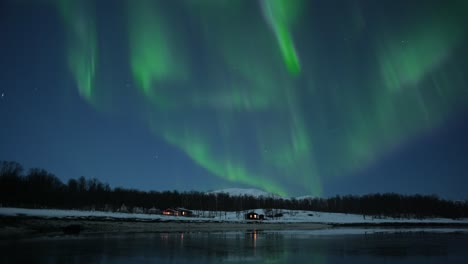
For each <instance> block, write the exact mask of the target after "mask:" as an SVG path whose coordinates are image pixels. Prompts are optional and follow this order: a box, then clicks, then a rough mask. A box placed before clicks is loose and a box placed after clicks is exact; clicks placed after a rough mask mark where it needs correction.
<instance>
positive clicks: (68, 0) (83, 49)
mask: <svg viewBox="0 0 468 264" xmlns="http://www.w3.org/2000/svg"><path fill="white" fill-rule="evenodd" d="M57 6H58V10H59V12H60V15H61V17H62V19H63V21H64V24H65V29H66V31H67V35H68V39H67V45H68V46H67V51H68V58H67V59H68V67H69V69H70V71H71V72H72V74H73V77H74V79H75V81H76V84H77V86H78V90H79V93H80V95H81V96H82V97H84V98H85V99H87V100H90V101H91V99H92V96H93V89H94V78H95V74H96V63H97V32H96V23H95V15H94V9H93V6H92V4H90V2H87V1H74V0H57Z"/></svg>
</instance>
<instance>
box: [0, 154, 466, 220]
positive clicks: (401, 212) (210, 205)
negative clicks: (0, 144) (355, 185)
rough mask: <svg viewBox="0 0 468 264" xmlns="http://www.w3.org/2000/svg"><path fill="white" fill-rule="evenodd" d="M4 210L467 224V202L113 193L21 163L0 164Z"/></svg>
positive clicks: (0, 195)
mask: <svg viewBox="0 0 468 264" xmlns="http://www.w3.org/2000/svg"><path fill="white" fill-rule="evenodd" d="M0 204H1V206H4V207H6V206H9V207H25V208H61V209H86V210H106V211H118V210H119V209H120V208H121V207H122V205H123V204H124V205H125V206H126V207H127V208H129V209H130V210H131V209H132V208H136V207H137V208H143V209H149V208H158V209H166V208H173V207H185V208H188V209H191V210H203V211H245V210H249V209H256V208H263V209H285V210H312V211H321V212H337V213H352V214H361V215H364V216H372V217H384V216H390V217H397V218H414V217H416V218H427V217H444V218H465V217H468V202H467V201H450V200H444V199H440V198H438V197H437V196H435V195H431V196H427V195H400V194H395V193H385V194H369V195H364V196H354V195H347V196H335V197H330V198H314V199H301V200H296V199H276V198H272V197H260V198H255V197H252V196H229V195H228V194H208V193H203V192H196V191H191V192H178V191H163V192H157V191H149V192H145V191H139V190H134V189H125V188H120V187H118V188H111V187H110V186H109V184H107V183H102V182H100V181H99V180H97V179H86V178H85V177H80V178H78V179H70V180H69V181H68V182H67V183H63V182H62V181H61V180H60V179H59V178H57V177H56V176H55V175H53V174H51V173H49V172H47V171H46V170H43V169H30V170H29V171H28V172H27V173H24V169H23V167H22V166H21V165H20V164H19V163H17V162H7V161H0Z"/></svg>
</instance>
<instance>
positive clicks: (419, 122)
mask: <svg viewBox="0 0 468 264" xmlns="http://www.w3.org/2000/svg"><path fill="white" fill-rule="evenodd" d="M2 5H3V8H2V10H3V11H2V12H3V14H4V16H2V17H3V18H2V20H0V21H1V23H2V27H3V28H5V29H7V30H5V31H4V32H5V33H3V35H4V36H3V37H4V39H6V40H7V41H5V42H4V43H3V44H2V46H1V49H2V56H3V58H4V59H2V71H3V72H2V74H1V76H2V80H3V85H2V87H1V88H0V89H1V90H0V93H2V94H4V96H2V99H1V100H0V107H1V108H0V111H2V112H0V113H2V115H3V116H9V117H8V119H7V120H6V121H5V124H6V125H7V126H8V129H4V130H3V132H1V133H0V136H1V139H0V144H2V145H3V146H5V147H2V150H0V159H6V160H9V159H17V160H18V161H20V162H25V163H26V164H30V165H31V166H43V167H46V168H51V169H52V170H54V168H55V170H56V171H57V174H58V175H59V176H60V177H64V178H66V177H76V176H80V175H82V174H86V175H87V176H90V177H91V176H92V177H97V178H100V177H102V178H103V179H104V180H106V181H108V182H109V183H111V184H112V183H113V182H114V181H115V182H116V184H120V185H129V186H133V187H135V188H147V189H161V188H162V189H177V188H181V189H196V190H206V189H213V188H224V187H234V186H240V187H252V188H259V189H263V190H265V191H269V192H274V193H277V194H280V195H284V196H294V195H303V194H310V195H316V196H323V195H330V194H334V192H340V191H343V192H346V188H348V191H347V192H348V193H355V192H356V191H355V189H359V188H360V187H359V186H357V185H362V186H367V187H366V188H367V189H365V190H363V189H359V191H357V192H363V191H365V192H376V191H380V190H387V191H396V192H398V191H402V190H403V191H405V192H409V191H411V190H408V189H405V188H403V187H402V188H403V189H399V188H398V187H394V189H390V190H389V189H386V187H385V186H399V185H401V186H405V185H407V184H408V182H412V181H411V179H417V181H418V182H421V181H422V180H424V179H427V182H429V183H431V184H430V185H428V186H430V187H427V188H426V187H421V188H420V189H417V190H415V191H419V192H440V193H441V194H443V195H448V194H450V193H451V192H452V189H451V188H455V189H456V188H458V187H453V186H454V185H456V186H458V185H459V184H460V183H463V182H464V183H466V180H465V178H466V175H467V172H468V167H467V165H466V164H467V161H468V157H467V156H466V150H465V151H462V152H451V151H452V150H453V149H452V148H449V147H447V146H451V145H453V144H459V145H460V146H467V143H466V139H465V138H464V137H462V136H460V137H461V139H460V138H455V137H452V136H450V135H452V134H450V133H449V132H440V131H445V130H444V128H446V127H449V128H452V129H455V128H454V127H456V129H455V130H458V129H460V128H459V127H460V126H462V127H463V125H460V124H463V123H464V122H463V120H465V121H466V114H467V113H468V112H467V111H468V110H467V106H468V104H467V100H468V93H467V87H468V64H467V58H468V56H467V55H468V50H467V49H466V47H468V27H467V26H466V25H468V16H466V13H467V11H468V4H467V2H466V1H464V0H452V1H436V0H434V1H425V3H424V5H422V4H421V3H420V2H419V1H364V0H362V1H313V0H311V1H307V0H255V1H254V0H237V1H228V0H177V1H163V0H116V1H91V0H89V1H88V0H87V1H74V0H42V1H40V0H38V1H32V0H31V1H24V0H23V1H20V0H9V1H6V2H5V3H4V4H2ZM25 54H26V55H25ZM23 79H24V80H23ZM18 80H20V81H18ZM38 87H39V89H38ZM31 91H32V92H31ZM39 91H40V92H41V97H40V98H42V99H37V98H36V97H37V96H38V94H39ZM21 104H27V106H25V107H24V108H23V109H22V110H17V109H16V107H14V106H15V105H16V106H17V105H21ZM454 120H455V121H454ZM54 128H55V129H54ZM447 135H449V136H447ZM32 138H34V139H32ZM427 138H430V139H427ZM421 140H422V141H424V140H429V141H430V140H433V142H435V143H434V144H435V145H437V146H439V145H443V146H445V147H441V148H438V149H437V150H438V151H437V153H438V154H440V153H442V154H443V155H441V156H437V157H435V156H434V155H432V156H431V155H428V158H427V164H424V162H423V163H421V162H419V161H420V159H421V157H412V156H411V155H409V157H410V158H409V160H408V158H407V157H408V155H407V154H408V153H412V152H411V151H413V149H420V150H421V151H422V152H418V150H416V151H415V153H423V152H424V151H423V149H424V147H425V145H427V144H426V143H417V142H420V141H421ZM450 140H456V142H455V143H454V142H453V141H450ZM36 141H40V142H41V143H36ZM424 142H426V141H424ZM415 144H416V145H415ZM417 144H421V145H417ZM16 145H19V146H21V147H20V149H21V150H19V149H17V148H16V147H15V146H16ZM28 148H31V149H32V150H31V152H28V151H27V150H26V149H28ZM461 148H463V147H461ZM410 149H411V151H410ZM424 150H425V149H424ZM31 153H36V156H34V155H33V154H31ZM64 153H65V154H64ZM66 153H70V154H66ZM444 153H446V154H444ZM459 153H465V154H464V155H465V156H463V155H459ZM393 155H396V156H393ZM37 156H41V157H40V158H38V157H37ZM399 157H404V158H401V159H399ZM431 157H432V158H431ZM413 158H414V159H415V160H418V162H413V163H412V165H411V166H408V165H407V162H410V163H411V162H412V161H411V160H412V159H413ZM428 164H431V166H436V167H437V164H439V165H440V167H438V168H440V169H430V168H429V167H428V166H429V165H428ZM441 164H445V165H446V164H455V165H454V166H455V167H454V168H457V169H456V170H455V171H451V172H447V174H446V173H444V174H443V175H440V174H441V173H443V170H442V168H445V167H444V166H445V165H441ZM426 165H427V166H426ZM396 168H398V171H399V172H401V173H402V174H401V175H392V176H388V174H387V172H389V171H392V173H393V171H394V170H395V169H396ZM459 168H462V169H459ZM371 172H372V173H375V174H373V175H374V176H369V174H370V173H371ZM75 174H78V175H75ZM88 174H92V175H88ZM112 175H118V176H112ZM363 175H367V176H363ZM379 175H380V176H379ZM382 175H385V176H382ZM412 175H413V176H412ZM363 177H364V178H363ZM365 177H368V178H365ZM371 179H378V180H376V181H377V182H378V183H376V184H373V186H374V187H375V188H376V189H372V188H371V187H370V185H366V183H364V184H362V182H363V181H364V182H367V184H368V183H369V182H373V181H371ZM354 182H361V184H359V183H354ZM429 183H428V184H429ZM353 184H357V185H353ZM338 186H339V187H338ZM451 186H452V187H451ZM438 188H440V189H438ZM455 189H453V190H455ZM456 190H459V189H456Z"/></svg>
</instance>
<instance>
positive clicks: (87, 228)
mask: <svg viewBox="0 0 468 264" xmlns="http://www.w3.org/2000/svg"><path fill="white" fill-rule="evenodd" d="M253 211H255V210H253ZM257 211H259V210H257ZM239 215H240V217H239ZM0 223H1V227H0V237H2V238H11V237H24V236H36V235H37V236H41V235H63V234H64V230H65V229H66V228H67V227H69V226H75V227H78V226H79V233H81V234H102V233H130V232H132V233H140V232H217V231H221V232H229V231H249V230H267V231H268V230H270V231H273V230H280V231H281V230H282V231H285V230H286V231H287V230H302V231H304V230H311V231H312V230H313V231H314V232H316V231H320V232H321V233H324V232H325V233H330V232H332V233H333V232H334V233H336V232H338V233H340V232H344V231H343V230H348V231H347V232H349V230H353V231H352V232H356V230H364V232H365V233H367V232H377V231H379V232H382V231H384V232H388V231H389V230H400V231H401V230H405V232H406V231H411V230H439V231H441V230H442V231H443V230H446V231H454V230H455V231H457V230H458V231H460V230H461V231H462V232H466V231H467V230H468V219H460V220H453V219H442V218H436V219H393V218H381V219H375V218H370V217H366V218H364V217H363V216H360V215H351V214H339V213H323V212H312V211H285V212H284V216H283V217H281V219H275V220H271V219H268V220H264V221H249V220H244V219H243V215H242V214H239V213H236V212H226V213H222V214H219V215H218V216H216V217H213V218H203V217H181V216H179V217H177V216H165V215H150V214H130V213H115V212H100V211H79V210H58V209H25V208H0ZM330 230H333V231H330ZM320 232H319V233H318V234H320ZM444 232H445V231H444ZM345 233H346V232H345Z"/></svg>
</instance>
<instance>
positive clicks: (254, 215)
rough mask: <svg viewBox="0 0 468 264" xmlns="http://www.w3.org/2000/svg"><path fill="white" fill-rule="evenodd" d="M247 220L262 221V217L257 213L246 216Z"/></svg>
mask: <svg viewBox="0 0 468 264" xmlns="http://www.w3.org/2000/svg"><path fill="white" fill-rule="evenodd" d="M245 220H260V217H259V215H258V214H257V213H255V212H250V213H247V214H245Z"/></svg>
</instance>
